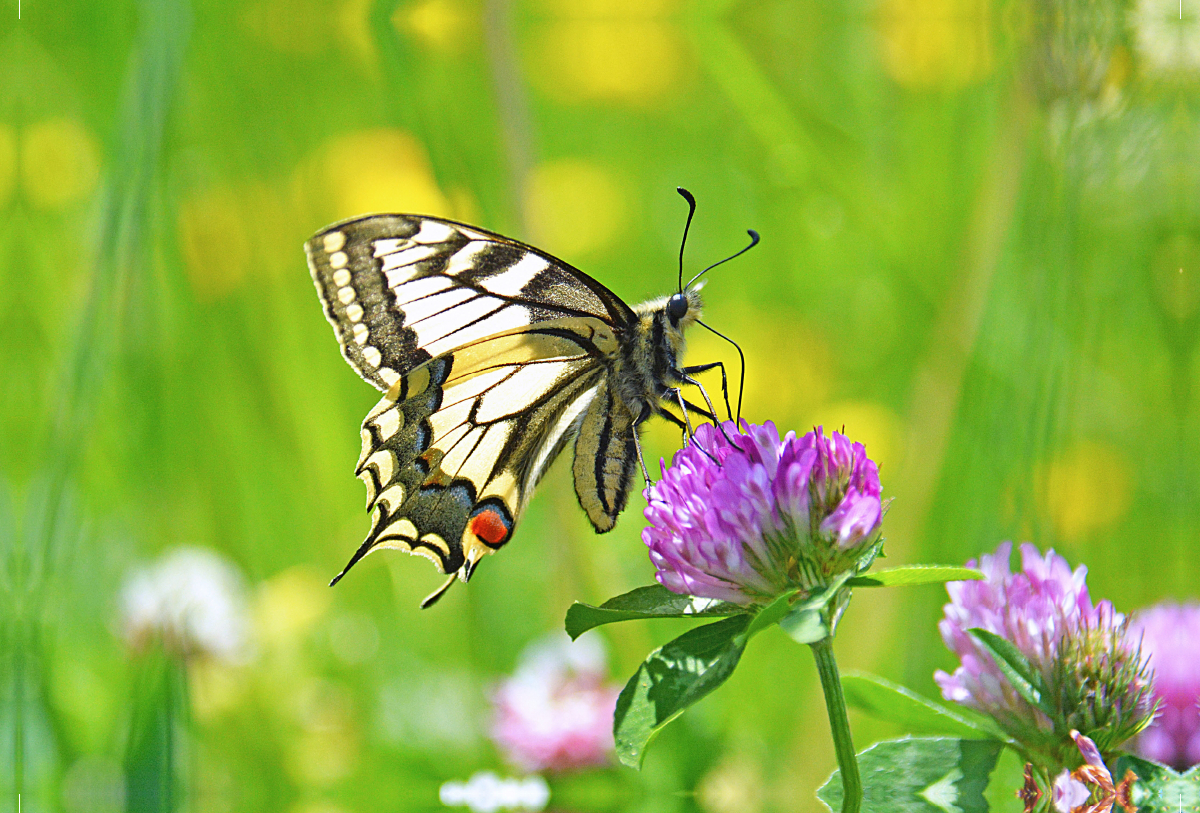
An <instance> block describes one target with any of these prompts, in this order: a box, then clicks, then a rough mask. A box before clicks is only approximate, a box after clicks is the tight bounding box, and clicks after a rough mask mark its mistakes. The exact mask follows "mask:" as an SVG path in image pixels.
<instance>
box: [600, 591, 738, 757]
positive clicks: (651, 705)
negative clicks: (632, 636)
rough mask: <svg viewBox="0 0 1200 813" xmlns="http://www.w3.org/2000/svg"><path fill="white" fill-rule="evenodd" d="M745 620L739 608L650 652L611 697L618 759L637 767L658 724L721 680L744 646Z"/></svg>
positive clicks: (666, 720)
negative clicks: (614, 706) (617, 694)
mask: <svg viewBox="0 0 1200 813" xmlns="http://www.w3.org/2000/svg"><path fill="white" fill-rule="evenodd" d="M750 620H751V616H750V615H748V614H745V613H743V614H741V615H735V616H733V617H732V618H726V619H724V620H721V621H717V622H715V623H713V624H705V625H704V626H702V627H696V628H695V629H693V630H689V631H688V632H685V633H684V634H683V635H681V636H679V637H678V638H676V639H675V640H674V641H671V642H670V643H667V644H664V645H663V646H661V647H659V648H658V649H656V650H654V651H653V652H651V653H650V656H649V657H648V658H646V660H645V662H644V663H642V665H641V666H640V667H638V670H637V672H635V673H634V675H633V677H631V678H630V679H629V682H628V683H626V684H625V688H624V689H622V690H621V696H620V697H619V698H618V699H617V710H616V714H615V715H614V717H613V738H614V739H615V740H616V744H617V757H618V759H620V760H621V762H622V764H625V765H628V766H630V767H631V768H641V765H642V760H643V759H644V758H645V754H646V746H647V745H649V744H650V741H651V740H652V739H653V738H654V736H655V735H656V734H657V733H658V732H659V730H660V729H662V727H663V726H665V725H666V724H667V723H669V722H671V721H672V720H674V719H675V718H676V717H678V716H679V715H680V714H682V713H683V711H684V709H686V708H687V707H688V706H690V705H692V704H693V703H695V702H696V701H698V700H700V699H701V698H702V697H704V696H705V695H707V694H708V693H709V692H711V691H712V690H713V689H715V688H717V687H718V686H720V685H721V684H722V683H724V682H725V680H726V679H727V678H728V677H729V676H730V675H731V674H732V673H733V669H734V667H735V666H737V662H738V660H739V659H740V658H741V657H742V651H743V650H744V649H745V648H746V641H747V640H748V639H749V635H748V634H747V628H748V627H749V626H750Z"/></svg>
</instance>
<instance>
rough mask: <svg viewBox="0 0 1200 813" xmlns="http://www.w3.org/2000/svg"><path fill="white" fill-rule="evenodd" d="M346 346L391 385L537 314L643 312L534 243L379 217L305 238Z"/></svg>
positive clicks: (366, 371) (372, 377)
mask: <svg viewBox="0 0 1200 813" xmlns="http://www.w3.org/2000/svg"><path fill="white" fill-rule="evenodd" d="M305 248H306V250H307V252H308V259H309V266H310V268H311V269H312V273H313V280H314V281H315V282H316V285H317V291H318V293H320V295H321V301H322V303H323V304H324V306H325V316H326V318H328V319H329V321H330V323H331V324H332V325H333V328H334V331H335V332H336V334H337V337H338V342H339V344H340V345H341V348H342V354H343V355H344V356H345V357H346V360H347V361H348V362H350V365H351V366H352V367H354V369H355V370H357V371H358V374H359V375H361V376H362V377H363V378H364V379H366V380H367V381H369V382H371V383H372V384H374V385H375V386H376V387H377V388H379V389H381V390H387V389H388V388H389V387H391V386H392V384H394V383H395V382H396V380H397V379H399V377H400V376H402V375H404V374H405V373H407V372H408V371H409V370H412V369H413V368H415V367H416V366H417V365H419V364H421V363H423V362H425V361H428V360H429V359H430V358H432V357H434V356H438V355H441V354H443V353H446V352H450V351H453V350H455V349H456V348H458V347H462V346H464V345H467V344H470V343H471V342H472V341H473V340H475V339H478V338H483V337H485V336H489V335H494V334H497V333H502V332H505V331H509V330H513V329H520V328H522V327H525V326H527V325H529V324H531V323H534V322H540V321H544V320H551V319H560V318H564V317H579V316H594V317H597V318H599V319H602V320H604V321H605V322H608V323H610V324H612V325H615V326H624V325H628V324H631V323H632V322H633V321H634V320H635V319H636V317H635V316H634V314H633V312H632V311H631V310H630V309H629V306H627V305H626V304H625V303H624V302H622V301H621V300H620V299H619V298H618V297H617V296H615V295H614V294H613V293H612V292H611V291H609V290H608V289H607V288H605V287H604V286H603V285H601V284H600V283H598V282H596V281H595V280H593V279H591V278H590V277H588V276H587V275H586V274H584V273H583V272H581V271H578V270H576V269H574V268H572V267H570V266H569V265H567V264H566V263H563V262H561V261H560V260H556V259H554V258H553V257H551V256H550V255H548V254H545V253H544V252H541V251H538V250H537V249H535V248H533V247H532V246H527V245H524V244H523V243H518V242H516V241H515V240H509V239H507V238H505V237H501V236H500V235H497V234H492V233H490V232H487V231H484V230H482V229H476V228H473V227H469V226H465V225H463V224H460V223H454V222H452V221H449V220H440V219H437V218H430V217H417V216H411V215H374V216H370V217H365V218H358V219H356V220H349V221H346V222H344V223H339V224H337V225H334V226H331V227H330V228H328V229H326V230H325V231H323V232H321V233H319V234H317V235H316V236H315V237H313V238H312V239H311V240H309V241H308V243H307V244H306V245H305Z"/></svg>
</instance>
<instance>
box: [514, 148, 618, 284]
mask: <svg viewBox="0 0 1200 813" xmlns="http://www.w3.org/2000/svg"><path fill="white" fill-rule="evenodd" d="M627 201H628V198H627V196H626V195H625V194H623V193H622V191H621V188H620V186H619V185H618V183H617V180H616V178H615V177H614V176H613V174H612V173H611V172H609V171H608V170H606V169H604V168H602V167H600V166H597V165H596V164H593V163H590V162H587V161H583V160H579V159H572V158H565V159H560V160H557V161H548V162H546V163H544V164H540V165H539V166H537V167H535V168H534V169H533V171H532V172H531V173H530V175H529V178H528V180H527V182H526V188H525V206H526V216H527V218H528V222H529V230H530V232H531V234H530V239H531V240H532V241H533V243H534V244H535V245H537V246H539V247H541V248H544V249H546V250H547V251H549V252H551V253H553V254H555V255H557V256H559V257H562V258H563V259H564V260H567V261H568V262H572V263H574V262H575V261H576V258H578V256H579V255H581V254H586V253H588V252H591V251H596V250H597V249H602V248H604V247H606V246H608V245H609V244H610V243H611V242H612V241H613V240H614V239H615V238H617V237H618V236H619V235H620V233H621V230H622V229H623V228H624V225H625V221H626V217H627V215H628V212H627V210H626V207H627V206H628V202H627Z"/></svg>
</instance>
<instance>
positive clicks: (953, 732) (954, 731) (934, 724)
mask: <svg viewBox="0 0 1200 813" xmlns="http://www.w3.org/2000/svg"><path fill="white" fill-rule="evenodd" d="M842 691H843V692H845V695H846V703H847V704H848V705H850V706H853V707H854V708H856V709H858V710H859V711H865V712H867V713H868V714H871V715H873V716H874V717H877V718H879V719H881V720H887V721H889V722H893V723H899V724H900V725H902V726H904V729H905V730H906V731H911V732H912V733H914V734H940V735H945V736H951V737H966V738H973V739H979V738H984V739H995V740H1002V741H1003V740H1007V739H1008V737H1007V736H1006V735H1005V734H1004V733H1003V732H1002V731H1000V729H998V728H997V727H996V725H995V724H994V723H993V722H992V721H991V720H989V719H988V718H986V717H984V716H983V715H980V714H976V713H975V712H973V711H971V710H970V709H963V708H955V707H952V706H947V705H943V704H942V703H939V702H937V701H936V700H930V699H929V698H927V697H922V696H921V695H919V694H917V693H916V692H914V691H913V690H912V689H909V688H906V687H904V686H900V685H898V684H896V683H892V682H891V681H889V680H884V679H883V678H881V677H878V676H876V675H868V674H865V673H862V672H847V673H846V674H844V675H842Z"/></svg>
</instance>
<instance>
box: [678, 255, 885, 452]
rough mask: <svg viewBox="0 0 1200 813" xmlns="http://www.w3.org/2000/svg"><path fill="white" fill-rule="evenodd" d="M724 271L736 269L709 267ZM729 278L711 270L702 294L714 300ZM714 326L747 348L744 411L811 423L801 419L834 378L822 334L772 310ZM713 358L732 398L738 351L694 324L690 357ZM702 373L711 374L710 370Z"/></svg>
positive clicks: (781, 422)
mask: <svg viewBox="0 0 1200 813" xmlns="http://www.w3.org/2000/svg"><path fill="white" fill-rule="evenodd" d="M723 272H724V273H726V274H730V275H732V274H733V273H734V272H733V270H732V269H729V270H726V268H721V269H717V270H716V271H713V272H712V273H713V274H720V273H723ZM732 284H733V282H732V281H729V282H726V281H725V280H722V279H721V278H720V277H715V278H713V277H711V275H710V279H709V287H708V288H706V289H705V294H706V295H708V299H709V301H713V300H715V299H716V298H717V297H719V296H720V294H721V289H722V287H723V286H725V285H732ZM705 321H706V322H707V321H708V320H705ZM709 324H712V323H711V322H709ZM713 327H715V328H716V329H717V330H719V331H721V332H722V333H724V334H725V335H727V336H729V337H731V338H732V339H734V340H735V341H737V342H739V343H740V344H741V345H742V351H743V352H744V353H745V354H746V361H747V364H746V393H745V396H744V398H743V400H744V402H745V412H746V414H747V416H749V417H751V418H752V419H754V420H757V421H762V420H768V419H770V420H772V421H775V423H776V424H777V425H778V426H780V427H781V428H782V429H784V430H786V429H795V430H796V431H797V432H801V433H803V432H806V431H808V430H809V429H811V428H812V427H811V426H808V425H807V424H803V423H800V421H801V420H802V419H805V420H806V419H808V418H810V417H811V416H812V415H813V413H814V412H815V411H816V409H817V408H818V407H820V406H821V405H822V404H824V403H825V401H826V399H827V398H828V397H829V391H830V387H831V383H832V379H833V370H832V361H831V360H830V357H829V348H828V344H827V343H826V341H825V339H824V337H823V336H821V335H820V334H819V333H818V332H817V331H815V330H813V329H812V328H811V327H809V326H808V325H806V324H804V323H803V322H800V321H799V320H798V319H797V317H796V316H795V315H789V314H783V313H777V312H770V311H755V312H754V313H753V314H748V315H744V316H743V317H742V318H739V320H738V322H737V323H736V324H728V325H727V324H713ZM705 334H707V335H705ZM693 345H694V347H693ZM716 359H722V360H724V361H725V364H726V369H727V370H728V371H729V376H730V381H729V386H730V389H731V396H730V398H731V400H732V399H735V398H736V396H737V394H736V391H735V390H736V387H737V355H736V353H734V351H733V349H732V348H731V347H730V346H729V344H728V343H727V342H725V341H723V340H721V339H718V338H717V337H715V336H713V335H712V334H708V333H707V331H705V330H703V329H700V330H694V329H693V330H692V331H691V333H690V335H689V336H688V363H689V364H702V363H704V362H706V361H714V360H716ZM706 375H708V376H713V374H712V373H707V374H706ZM713 378H714V379H715V378H716V376H713ZM710 380H712V379H710ZM871 457H872V458H874V457H875V455H874V454H872V455H871Z"/></svg>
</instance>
